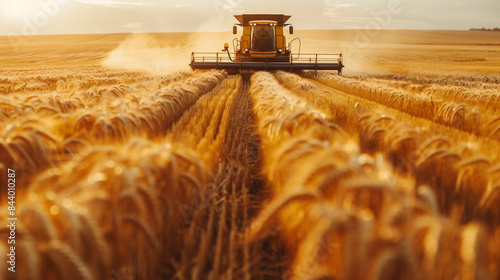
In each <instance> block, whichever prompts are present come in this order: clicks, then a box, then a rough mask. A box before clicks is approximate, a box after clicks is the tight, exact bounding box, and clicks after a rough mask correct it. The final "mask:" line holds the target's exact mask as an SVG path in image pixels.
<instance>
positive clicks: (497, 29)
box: [469, 27, 500, 31]
mask: <svg viewBox="0 0 500 280" xmlns="http://www.w3.org/2000/svg"><path fill="white" fill-rule="evenodd" d="M469 30H470V31H500V28H498V27H495V28H471V29H469Z"/></svg>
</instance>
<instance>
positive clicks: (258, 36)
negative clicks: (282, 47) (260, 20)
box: [250, 25, 276, 52]
mask: <svg viewBox="0 0 500 280" xmlns="http://www.w3.org/2000/svg"><path fill="white" fill-rule="evenodd" d="M275 33H276V30H275V26H273V25H254V26H252V31H251V42H252V45H251V48H250V49H251V50H252V51H258V52H268V51H275V50H276V36H275Z"/></svg>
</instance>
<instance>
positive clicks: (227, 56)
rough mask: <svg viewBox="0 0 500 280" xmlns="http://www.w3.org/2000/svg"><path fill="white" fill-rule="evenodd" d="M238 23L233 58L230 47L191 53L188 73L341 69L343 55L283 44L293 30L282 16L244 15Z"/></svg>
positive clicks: (238, 16)
mask: <svg viewBox="0 0 500 280" xmlns="http://www.w3.org/2000/svg"><path fill="white" fill-rule="evenodd" d="M234 17H235V18H236V19H237V20H238V22H239V23H237V24H235V25H234V26H233V34H237V33H238V27H237V26H240V27H242V28H243V33H242V35H241V37H240V39H237V38H234V39H233V54H232V55H231V52H230V51H229V44H228V43H225V44H224V49H223V50H222V51H223V52H225V53H218V52H215V53H210V52H193V53H191V63H190V66H191V69H193V70H195V69H225V70H230V71H240V72H241V71H242V70H264V71H267V70H284V71H302V70H316V71H317V70H337V71H338V73H341V71H342V68H343V67H344V65H343V62H342V54H341V53H338V54H301V53H300V47H301V42H300V39H299V38H295V39H293V40H291V41H290V42H288V44H287V43H286V42H287V41H286V38H285V35H284V29H285V27H287V26H288V28H289V33H290V34H293V26H292V25H291V24H287V23H286V22H287V21H288V19H289V18H290V16H288V15H282V14H246V15H235V16H234ZM294 41H297V42H298V45H299V48H298V52H297V53H292V42H294Z"/></svg>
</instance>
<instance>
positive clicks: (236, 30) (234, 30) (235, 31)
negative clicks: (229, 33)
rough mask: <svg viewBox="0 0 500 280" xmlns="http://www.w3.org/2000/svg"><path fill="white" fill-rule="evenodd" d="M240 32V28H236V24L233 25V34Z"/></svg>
mask: <svg viewBox="0 0 500 280" xmlns="http://www.w3.org/2000/svg"><path fill="white" fill-rule="evenodd" d="M236 33H238V29H237V28H236V25H233V34H236Z"/></svg>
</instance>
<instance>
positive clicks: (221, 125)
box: [0, 30, 500, 280]
mask: <svg viewBox="0 0 500 280" xmlns="http://www.w3.org/2000/svg"><path fill="white" fill-rule="evenodd" d="M359 32H363V31H359V30H358V31H356V30H328V31H297V34H298V36H300V37H301V38H302V40H303V42H304V45H307V46H306V47H305V51H307V52H332V50H342V51H344V56H345V61H344V62H345V64H346V69H345V72H344V75H338V74H337V73H331V72H318V73H314V72H303V73H287V72H280V71H278V72H255V73H245V74H243V75H240V74H236V75H235V74H228V73H226V72H224V71H216V70H213V71H199V72H198V71H190V70H188V69H187V64H188V63H189V54H190V52H191V51H212V50H213V51H217V50H219V49H220V47H221V46H222V44H223V43H224V42H226V41H230V39H231V37H227V35H226V34H225V33H207V34H201V33H200V34H198V33H172V34H133V35H130V34H94V35H57V36H56V35H53V36H48V35H46V36H29V37H0V173H1V174H2V176H1V178H2V183H1V184H0V186H1V195H0V205H1V206H0V207H1V209H2V210H0V218H1V220H2V221H3V222H5V221H7V219H8V218H9V216H8V215H9V213H8V211H7V209H8V206H9V199H8V197H7V193H8V191H7V184H6V182H7V179H8V176H7V174H8V172H9V171H8V170H15V174H16V175H15V176H16V198H15V207H16V208H15V209H16V210H15V213H16V218H17V222H16V225H17V226H16V231H15V240H16V243H15V257H16V272H15V273H12V272H11V271H9V270H8V267H9V263H8V262H7V261H8V260H9V259H8V256H7V254H8V253H9V252H10V251H11V250H12V249H11V247H10V246H11V245H10V243H9V244H8V243H7V240H8V237H9V234H11V233H10V230H9V228H8V227H1V228H0V238H1V241H0V252H1V259H2V262H1V263H0V279H6V280H7V279H9V280H10V279H33V280H35V279H44V280H45V279H48V280H51V279H54V280H55V279H97V280H98V279H103V280H105V279H106V280H108V279H113V280H124V279H178V280H184V279H193V280H197V279H200V280H202V279H214V280H215V279H245V280H250V279H262V280H263V279H287V280H292V279H293V280H327V279H360V280H361V279H373V280H376V279H436V280H441V279H464V280H466V279H500V252H499V250H498V248H500V73H499V69H500V35H498V34H495V33H492V32H484V31H483V32H481V31H380V34H378V35H377V36H376V37H373V38H371V40H370V42H368V43H366V44H360V42H357V41H356V38H357V36H356V35H357V34H359ZM228 38H229V39H228ZM349 47H351V48H349ZM346 48H347V49H346Z"/></svg>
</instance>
